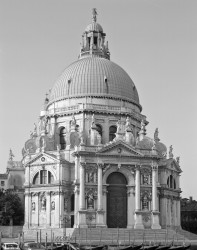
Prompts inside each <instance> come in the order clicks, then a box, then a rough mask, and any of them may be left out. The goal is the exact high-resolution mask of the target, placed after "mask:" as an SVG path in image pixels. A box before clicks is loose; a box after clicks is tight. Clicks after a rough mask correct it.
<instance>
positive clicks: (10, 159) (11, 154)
mask: <svg viewBox="0 0 197 250" xmlns="http://www.w3.org/2000/svg"><path fill="white" fill-rule="evenodd" d="M13 158H14V154H13V152H12V150H11V149H10V153H9V161H13Z"/></svg>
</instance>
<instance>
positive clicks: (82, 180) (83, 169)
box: [79, 162, 87, 227]
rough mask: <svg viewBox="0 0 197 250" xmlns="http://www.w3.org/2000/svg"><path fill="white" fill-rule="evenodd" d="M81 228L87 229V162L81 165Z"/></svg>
mask: <svg viewBox="0 0 197 250" xmlns="http://www.w3.org/2000/svg"><path fill="white" fill-rule="evenodd" d="M79 181H80V185H79V226H80V227H87V223H86V210H85V209H86V206H85V162H81V163H80V176H79Z"/></svg>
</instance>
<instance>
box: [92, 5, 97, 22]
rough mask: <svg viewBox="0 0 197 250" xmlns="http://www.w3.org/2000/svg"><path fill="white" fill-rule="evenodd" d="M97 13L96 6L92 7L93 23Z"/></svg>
mask: <svg viewBox="0 0 197 250" xmlns="http://www.w3.org/2000/svg"><path fill="white" fill-rule="evenodd" d="M97 15H98V14H97V11H96V8H93V9H92V21H93V22H94V23H96V16H97Z"/></svg>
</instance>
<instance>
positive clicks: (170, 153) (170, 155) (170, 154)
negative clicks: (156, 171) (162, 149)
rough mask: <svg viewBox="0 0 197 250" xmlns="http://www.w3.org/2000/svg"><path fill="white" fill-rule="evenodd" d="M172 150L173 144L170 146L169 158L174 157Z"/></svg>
mask: <svg viewBox="0 0 197 250" xmlns="http://www.w3.org/2000/svg"><path fill="white" fill-rule="evenodd" d="M172 151H173V147H172V145H171V146H170V148H169V158H173V156H174V155H173V153H172Z"/></svg>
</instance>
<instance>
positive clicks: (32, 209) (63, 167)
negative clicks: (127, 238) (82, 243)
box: [22, 9, 181, 232]
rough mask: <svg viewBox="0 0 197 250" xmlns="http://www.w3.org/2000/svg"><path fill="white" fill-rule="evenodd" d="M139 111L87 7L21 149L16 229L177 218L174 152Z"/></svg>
mask: <svg viewBox="0 0 197 250" xmlns="http://www.w3.org/2000/svg"><path fill="white" fill-rule="evenodd" d="M141 111H142V107H141V105H140V103H139V97H138V93H137V90H136V87H135V85H134V83H133V81H132V80H131V78H130V77H129V76H128V74H127V73H126V72H125V71H124V70H123V69H122V68H121V67H119V66H118V65H117V64H115V63H113V62H111V61H110V53H109V49H108V43H107V42H105V33H104V32H103V29H102V27H101V25H100V24H98V23H97V22H96V10H95V9H94V10H93V18H92V23H91V24H90V25H88V26H87V28H86V30H85V32H84V33H83V35H82V45H81V52H80V55H79V60H77V61H76V62H74V63H73V64H71V65H70V66H69V67H68V68H67V69H66V70H65V71H64V72H63V74H62V75H61V76H60V78H59V79H58V80H57V82H56V83H55V85H54V87H53V88H52V90H51V92H50V95H49V98H48V97H47V98H46V99H45V104H44V108H43V110H42V111H41V113H40V118H39V122H38V125H36V124H34V130H33V132H32V133H31V135H30V139H29V140H27V142H26V143H25V146H24V149H23V160H22V163H23V166H24V168H25V184H24V186H25V225H24V231H25V230H26V231H27V230H29V229H33V228H42V229H43V228H44V229H50V228H53V229H54V228H55V229H56V230H57V231H58V230H59V232H62V231H63V229H64V228H66V227H76V228H77V227H92V226H94V227H123V228H152V229H160V228H161V227H162V228H166V227H179V226H180V193H181V190H180V184H179V178H180V173H181V169H180V166H179V158H178V159H176V160H175V159H174V157H173V153H172V147H170V150H169V157H167V148H166V146H165V145H164V144H163V143H161V142H160V139H159V137H158V129H156V130H155V134H154V138H150V137H148V136H146V126H147V124H148V121H147V120H146V117H145V116H144V115H143V114H141Z"/></svg>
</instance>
